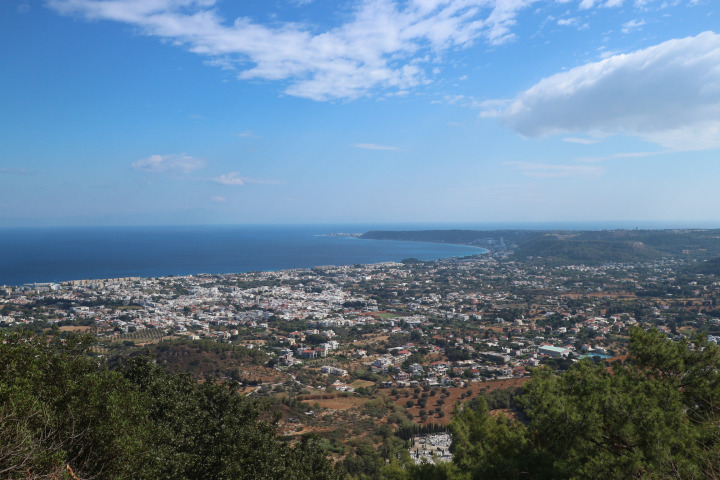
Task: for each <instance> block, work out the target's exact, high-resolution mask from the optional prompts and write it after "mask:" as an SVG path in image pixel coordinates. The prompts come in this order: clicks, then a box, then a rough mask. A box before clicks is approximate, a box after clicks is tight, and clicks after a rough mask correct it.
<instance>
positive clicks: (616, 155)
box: [575, 150, 671, 163]
mask: <svg viewBox="0 0 720 480" xmlns="http://www.w3.org/2000/svg"><path fill="white" fill-rule="evenodd" d="M667 153H671V152H670V151H668V150H662V151H659V152H621V153H614V154H612V155H606V156H604V157H579V158H576V159H575V160H576V161H578V162H583V163H597V162H606V161H608V160H615V159H618V158H645V157H652V156H655V155H663V154H667Z"/></svg>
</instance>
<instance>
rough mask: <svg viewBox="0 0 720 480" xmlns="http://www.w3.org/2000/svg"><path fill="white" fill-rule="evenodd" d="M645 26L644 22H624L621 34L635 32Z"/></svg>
mask: <svg viewBox="0 0 720 480" xmlns="http://www.w3.org/2000/svg"><path fill="white" fill-rule="evenodd" d="M643 25H645V20H630V21H629V22H625V23H623V25H622V32H623V33H630V32H632V31H633V30H637V29H638V28H640V27H642V26H643Z"/></svg>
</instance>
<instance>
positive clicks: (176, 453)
mask: <svg viewBox="0 0 720 480" xmlns="http://www.w3.org/2000/svg"><path fill="white" fill-rule="evenodd" d="M89 346H90V339H89V338H87V337H81V336H71V337H68V338H67V339H65V340H64V341H61V340H59V339H55V338H53V337H46V336H37V335H34V334H27V333H20V334H19V333H13V334H7V335H4V336H3V337H2V343H1V344H0V477H2V478H9V479H20V478H22V479H29V478H31V479H41V478H58V479H59V478H81V479H83V480H85V479H127V478H134V479H143V478H147V479H183V478H197V479H200V478H208V479H243V478H248V479H250V478H252V479H261V478H265V479H275V478H286V479H331V478H336V476H337V475H336V471H335V468H334V467H333V465H332V463H331V462H329V461H328V459H327V458H326V456H325V454H324V451H323V450H322V448H321V447H320V446H319V444H318V442H317V441H316V440H315V439H313V438H311V437H304V438H303V439H301V440H300V441H299V442H298V443H297V444H296V445H294V446H291V445H289V444H287V443H284V442H281V441H280V440H279V439H278V437H277V426H276V423H275V422H274V421H273V420H272V419H268V418H265V416H264V409H263V408H262V407H261V406H260V404H258V403H257V402H255V401H252V400H250V399H247V398H245V397H243V396H241V395H239V394H238V393H237V392H236V391H235V389H234V388H233V386H232V385H231V384H218V383H215V382H204V383H198V382H197V381H196V380H194V379H193V378H192V377H191V376H189V375H183V374H167V373H165V372H164V371H163V370H162V368H160V367H159V366H157V365H155V364H154V363H153V362H152V360H151V359H150V358H148V357H137V358H133V359H130V360H128V361H127V362H126V363H125V364H124V365H122V366H120V367H118V368H115V369H112V370H111V369H109V368H107V366H106V365H105V364H104V362H102V361H98V359H97V358H93V357H91V356H89V355H88V351H89ZM71 471H72V473H71Z"/></svg>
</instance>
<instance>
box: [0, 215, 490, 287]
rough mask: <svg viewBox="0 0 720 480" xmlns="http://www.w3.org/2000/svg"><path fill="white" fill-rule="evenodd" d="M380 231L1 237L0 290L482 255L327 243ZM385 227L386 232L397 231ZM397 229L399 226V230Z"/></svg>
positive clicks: (69, 232) (392, 244) (27, 231)
mask: <svg viewBox="0 0 720 480" xmlns="http://www.w3.org/2000/svg"><path fill="white" fill-rule="evenodd" d="M373 227H375V228H378V226H372V225H367V226H361V225H357V226H348V225H292V226H161V227H154V226H153V227H151V226H140V227H52V228H50V227H48V228H5V229H1V230H0V285H22V284H25V283H33V282H61V281H67V280H79V279H95V278H116V277H131V276H139V277H155V276H167V275H190V274H199V273H240V272H249V271H270V270H283V269H289V268H309V267H314V266H320V265H353V264H367V263H379V262H386V261H400V260H402V259H405V258H411V257H412V258H418V259H420V260H436V259H439V258H445V257H457V256H467V255H477V254H479V253H483V252H484V250H483V249H480V248H476V247H469V246H461V245H446V244H434V243H419V242H397V241H384V240H363V239H358V238H352V237H335V236H326V235H328V234H331V233H338V232H346V233H362V232H365V231H367V230H370V229H373ZM390 227H391V226H388V225H383V226H381V227H379V228H382V229H390ZM394 227H395V228H398V226H394Z"/></svg>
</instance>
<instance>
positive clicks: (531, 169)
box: [503, 162, 605, 178]
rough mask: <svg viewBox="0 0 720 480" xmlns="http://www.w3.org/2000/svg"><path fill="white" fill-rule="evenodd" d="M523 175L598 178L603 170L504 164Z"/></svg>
mask: <svg viewBox="0 0 720 480" xmlns="http://www.w3.org/2000/svg"><path fill="white" fill-rule="evenodd" d="M503 165H508V166H511V167H513V168H514V169H515V170H518V171H519V172H521V173H522V174H523V175H527V176H529V177H537V178H566V177H599V176H600V175H602V174H603V173H604V172H605V170H604V169H603V168H602V167H598V166H592V165H550V164H546V163H531V162H504V163H503Z"/></svg>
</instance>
